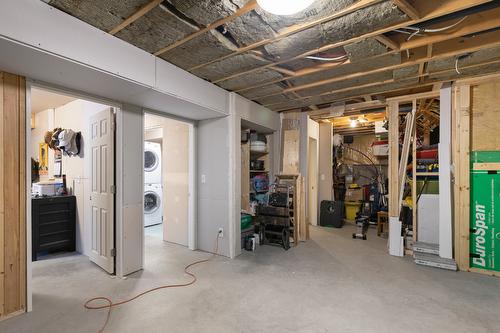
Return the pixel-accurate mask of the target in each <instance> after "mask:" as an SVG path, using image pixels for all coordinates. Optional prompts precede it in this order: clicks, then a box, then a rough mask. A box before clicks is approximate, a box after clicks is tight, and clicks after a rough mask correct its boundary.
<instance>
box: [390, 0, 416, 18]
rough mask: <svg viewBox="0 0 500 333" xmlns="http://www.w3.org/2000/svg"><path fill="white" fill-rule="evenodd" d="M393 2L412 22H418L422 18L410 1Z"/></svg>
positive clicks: (399, 0)
mask: <svg viewBox="0 0 500 333" xmlns="http://www.w3.org/2000/svg"><path fill="white" fill-rule="evenodd" d="M392 2H393V3H394V4H395V5H396V6H398V8H399V9H401V11H402V12H403V13H405V14H406V15H408V17H410V18H411V19H412V20H418V19H419V18H420V14H419V13H418V11H417V10H416V9H415V7H413V6H412V5H411V4H410V3H409V2H408V1H406V0H392Z"/></svg>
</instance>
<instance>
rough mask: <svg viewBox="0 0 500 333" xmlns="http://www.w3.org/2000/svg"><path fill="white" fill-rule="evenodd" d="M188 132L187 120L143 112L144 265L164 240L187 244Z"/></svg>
mask: <svg viewBox="0 0 500 333" xmlns="http://www.w3.org/2000/svg"><path fill="white" fill-rule="evenodd" d="M190 135H191V130H190V124H188V123H185V122H182V121H178V120H174V119H170V118H167V117H161V116H158V115H153V114H145V116H144V245H145V257H146V258H145V259H146V260H145V262H146V265H145V266H146V267H147V263H148V262H149V261H150V260H149V259H151V258H150V257H152V256H154V254H155V253H156V249H157V247H159V246H164V244H163V242H169V243H171V244H175V245H180V246H184V247H188V246H189V223H190V222H189V221H190V205H191V202H190V159H191V158H190V140H191V139H190ZM162 241H163V242H162Z"/></svg>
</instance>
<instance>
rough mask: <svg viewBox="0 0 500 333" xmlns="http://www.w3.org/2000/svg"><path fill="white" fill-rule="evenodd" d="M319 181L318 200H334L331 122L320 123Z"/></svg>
mask: <svg viewBox="0 0 500 333" xmlns="http://www.w3.org/2000/svg"><path fill="white" fill-rule="evenodd" d="M318 148H319V160H318V163H319V164H318V169H319V182H318V201H319V203H321V201H323V200H333V169H332V165H333V127H332V124H331V123H330V122H326V123H325V122H322V123H319V144H318Z"/></svg>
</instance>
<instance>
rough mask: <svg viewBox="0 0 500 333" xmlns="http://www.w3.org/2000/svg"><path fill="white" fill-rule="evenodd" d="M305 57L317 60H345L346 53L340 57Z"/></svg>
mask: <svg viewBox="0 0 500 333" xmlns="http://www.w3.org/2000/svg"><path fill="white" fill-rule="evenodd" d="M306 59H311V60H319V61H345V60H347V54H346V55H343V56H340V57H333V58H330V57H317V56H307V57H306Z"/></svg>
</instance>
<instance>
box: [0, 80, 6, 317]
mask: <svg viewBox="0 0 500 333" xmlns="http://www.w3.org/2000/svg"><path fill="white" fill-rule="evenodd" d="M3 77H4V73H3V72H0V319H3V318H4V317H5V231H4V230H5V178H4V175H5V165H4V161H5V155H4V146H5V130H4V128H5V123H4V115H5V108H4V105H3V100H4V98H3V96H4V89H3V87H4V84H3Z"/></svg>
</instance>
